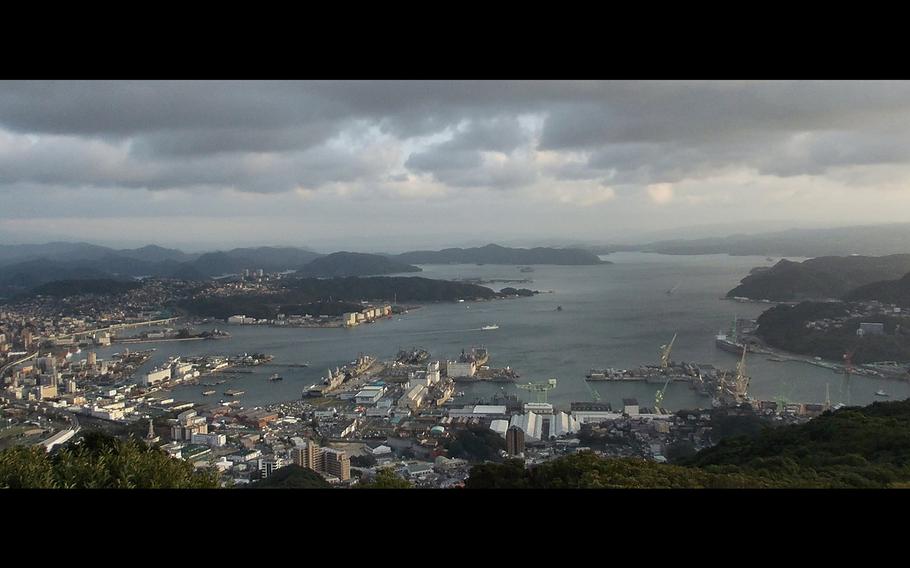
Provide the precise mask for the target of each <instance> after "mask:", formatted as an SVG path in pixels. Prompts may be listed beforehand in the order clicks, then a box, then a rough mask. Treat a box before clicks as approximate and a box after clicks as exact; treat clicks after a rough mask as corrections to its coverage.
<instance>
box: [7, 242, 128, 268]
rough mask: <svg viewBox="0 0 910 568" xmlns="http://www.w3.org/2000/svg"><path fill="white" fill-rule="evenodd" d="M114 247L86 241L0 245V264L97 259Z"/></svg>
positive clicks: (110, 251)
mask: <svg viewBox="0 0 910 568" xmlns="http://www.w3.org/2000/svg"><path fill="white" fill-rule="evenodd" d="M114 252H115V251H114V249H111V248H108V247H102V246H98V245H90V244H88V243H60V242H54V243H45V244H41V245H0V266H3V265H10V264H16V263H20V262H25V261H29V260H37V259H44V260H51V261H72V260H88V259H97V258H101V257H103V256H106V255H108V254H112V253H114Z"/></svg>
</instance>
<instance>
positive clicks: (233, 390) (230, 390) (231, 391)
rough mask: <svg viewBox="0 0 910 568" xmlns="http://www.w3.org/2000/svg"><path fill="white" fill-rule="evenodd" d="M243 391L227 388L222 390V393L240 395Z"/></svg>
mask: <svg viewBox="0 0 910 568" xmlns="http://www.w3.org/2000/svg"><path fill="white" fill-rule="evenodd" d="M245 392H246V391H242V390H237V389H228V390H226V391H224V394H225V395H227V396H240V395H242V394H243V393H245Z"/></svg>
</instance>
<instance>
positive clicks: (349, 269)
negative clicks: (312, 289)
mask: <svg viewBox="0 0 910 568" xmlns="http://www.w3.org/2000/svg"><path fill="white" fill-rule="evenodd" d="M403 272H420V268H418V267H416V266H411V265H410V264H405V263H403V262H399V261H397V260H393V259H391V258H388V257H386V256H382V255H379V254H364V253H357V252H334V253H332V254H329V255H326V256H323V257H319V258H317V259H315V260H313V261H311V262H309V263H307V264H306V265H304V266H303V267H302V268H301V269H300V270H298V271H297V275H298V276H304V277H318V278H323V277H332V278H334V277H344V276H373V275H377V274H398V273H403Z"/></svg>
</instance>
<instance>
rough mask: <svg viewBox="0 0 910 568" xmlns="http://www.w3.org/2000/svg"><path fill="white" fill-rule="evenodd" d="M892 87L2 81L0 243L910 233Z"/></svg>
mask: <svg viewBox="0 0 910 568" xmlns="http://www.w3.org/2000/svg"><path fill="white" fill-rule="evenodd" d="M908 182H910V82H905V81H904V82H892V81H845V82H832V81H692V82H680V81H502V82H497V81H388V82H375V81H294V82H258V81H255V82H254V81H197V82H190V81H173V82H170V81H112V82H99V81H87V82H74V81H56V82H54V81H49V82H13V81H2V82H0V242H2V243H23V242H29V243H40V242H48V241H53V240H70V241H74V240H79V241H87V242H93V243H97V244H104V245H113V246H116V245H123V246H134V245H135V246H141V245H144V244H148V243H155V244H159V245H163V246H178V247H181V248H184V249H186V250H204V249H215V248H230V247H232V246H250V245H293V246H304V247H309V248H313V249H315V250H326V251H327V250H329V249H334V250H337V249H340V248H348V249H355V250H361V251H375V252H378V251H386V252H396V251H400V250H413V249H419V248H440V247H445V246H464V245H471V244H483V243H487V242H500V243H503V244H512V245H521V244H526V245H538V244H565V243H581V242H589V243H605V242H635V241H636V240H637V239H641V238H644V237H646V236H648V235H654V234H660V235H662V236H665V237H667V236H672V235H674V234H678V235H680V236H686V237H697V236H714V235H718V234H730V233H735V232H760V231H762V230H765V229H767V230H780V229H783V228H790V227H807V228H808V227H833V226H843V225H860V224H874V223H891V222H908V221H910V184H908Z"/></svg>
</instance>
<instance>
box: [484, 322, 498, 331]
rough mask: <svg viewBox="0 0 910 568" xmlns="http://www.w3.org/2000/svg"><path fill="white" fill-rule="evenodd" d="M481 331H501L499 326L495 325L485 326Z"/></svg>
mask: <svg viewBox="0 0 910 568" xmlns="http://www.w3.org/2000/svg"><path fill="white" fill-rule="evenodd" d="M480 329H481V330H483V331H491V330H494V329H499V326H498V325H496V324H495V323H494V324H493V325H485V326H483V327H481V328H480Z"/></svg>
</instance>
